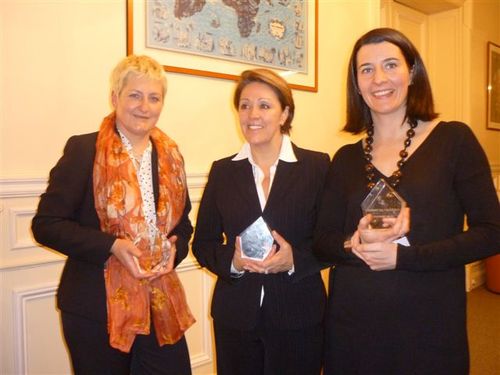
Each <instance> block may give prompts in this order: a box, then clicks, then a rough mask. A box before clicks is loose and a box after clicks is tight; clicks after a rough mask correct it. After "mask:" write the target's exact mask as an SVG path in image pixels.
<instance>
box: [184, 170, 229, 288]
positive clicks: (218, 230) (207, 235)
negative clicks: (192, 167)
mask: <svg viewBox="0 0 500 375" xmlns="http://www.w3.org/2000/svg"><path fill="white" fill-rule="evenodd" d="M217 171H218V164H217V162H215V163H214V164H213V165H212V167H211V169H210V173H209V176H208V181H207V184H206V186H205V190H204V192H203V196H202V198H201V203H200V207H199V210H198V217H197V221H196V232H195V236H194V241H193V254H194V256H195V257H196V259H197V260H198V262H199V263H200V265H201V266H202V267H205V268H207V269H208V270H210V271H211V272H213V273H214V274H216V275H217V276H219V277H222V278H225V279H226V280H228V281H230V280H231V272H230V270H231V262H232V259H233V254H234V242H231V243H226V241H227V239H226V238H225V237H224V233H223V232H224V228H223V222H222V217H221V213H220V212H219V210H218V207H217V197H216V196H217V186H218V185H219V184H220V183H223V182H222V181H219V176H218V172H217Z"/></svg>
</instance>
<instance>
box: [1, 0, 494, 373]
mask: <svg viewBox="0 0 500 375" xmlns="http://www.w3.org/2000/svg"><path fill="white" fill-rule="evenodd" d="M125 2H126V1H125V0H0V332H1V337H2V338H1V342H0V373H2V374H17V373H28V374H40V373H45V374H49V373H50V374H56V373H59V374H60V373H66V372H67V371H68V363H67V357H65V351H64V347H63V346H62V343H61V342H62V341H61V336H60V332H59V327H58V317H57V312H56V310H55V307H54V294H55V292H56V287H57V282H58V278H59V273H60V271H61V267H62V264H63V259H62V258H61V257H60V256H58V255H57V254H54V253H51V252H49V251H45V250H42V249H40V248H39V247H37V246H36V245H35V244H34V243H33V241H32V238H31V235H30V232H29V223H30V220H31V217H32V215H33V214H34V210H35V208H36V204H37V200H38V195H39V194H40V193H41V192H42V191H43V190H44V189H45V183H46V177H47V175H48V171H49V169H50V168H51V167H52V166H53V165H54V163H55V162H56V161H57V159H58V158H59V157H60V155H61V152H62V148H63V145H64V143H65V141H66V139H67V138H68V137H69V136H70V135H72V134H78V133H86V132H91V131H94V130H96V129H97V128H98V125H99V123H100V121H101V119H102V118H103V117H104V116H105V115H106V114H107V113H108V112H109V111H110V107H109V104H108V76H109V73H110V70H111V69H112V68H113V66H114V65H115V64H116V62H117V61H118V60H119V59H120V58H122V57H123V56H124V55H125ZM379 7H380V0H319V90H318V92H317V93H309V92H304V91H295V92H294V96H295V99H296V104H297V113H296V118H295V120H294V129H293V131H292V139H293V140H294V141H295V142H296V143H297V144H299V145H301V146H303V147H307V148H312V149H317V150H322V151H326V152H329V153H330V155H333V153H334V152H335V151H336V150H337V149H338V148H339V147H340V146H341V145H343V144H345V143H347V142H351V141H353V140H354V138H353V137H351V136H348V135H345V134H342V133H340V132H339V129H340V127H341V125H342V123H343V121H344V111H345V103H344V102H345V95H344V87H345V72H346V65H347V59H348V55H349V52H350V49H351V48H352V44H353V42H354V41H355V39H356V38H357V37H358V36H359V35H361V34H362V33H363V32H365V31H367V30H368V29H370V28H372V27H376V26H378V25H379V22H380V16H379ZM461 12H463V13H461V14H463V22H462V23H463V27H464V30H465V32H464V34H465V38H464V47H463V49H464V61H465V63H464V64H465V68H464V77H463V79H464V92H465V94H464V96H466V97H465V98H464V103H465V104H464V120H465V121H467V122H468V123H469V124H470V125H471V126H472V128H473V130H474V132H475V133H476V134H477V135H478V137H479V138H480V140H481V142H482V144H483V146H484V147H485V149H486V151H487V153H488V157H489V159H490V162H491V163H492V165H493V166H494V167H495V168H496V169H497V170H498V169H499V168H498V166H499V165H500V132H493V131H486V129H485V125H484V123H485V100H486V98H485V93H484V85H485V82H486V50H485V48H486V47H485V42H486V41H487V40H491V41H496V43H497V44H500V32H499V27H500V26H499V25H500V3H499V2H498V1H497V0H484V1H482V0H474V1H472V0H466V2H465V6H464V8H463V10H461ZM443 32H444V31H443ZM168 79H169V92H168V94H167V100H166V107H165V110H164V113H163V115H162V117H161V119H160V123H159V126H160V127H161V128H162V129H164V130H165V131H166V132H167V133H168V134H169V135H171V136H172V137H173V138H174V139H175V140H176V141H177V142H178V143H179V145H180V147H181V151H182V152H183V154H184V156H185V159H186V170H187V173H188V184H189V188H190V194H191V198H192V200H193V203H194V208H195V209H194V210H193V218H194V214H195V211H196V207H197V202H198V201H199V198H200V195H201V192H202V189H203V185H204V182H205V178H206V173H207V172H208V169H209V167H210V164H211V162H212V161H213V160H215V159H218V158H221V157H224V156H227V155H229V154H232V153H234V152H236V151H237V150H238V148H239V146H240V144H241V138H240V135H239V130H238V127H237V125H236V121H235V114H234V112H233V111H232V109H231V95H232V90H233V87H234V82H232V81H224V80H220V79H212V78H201V77H195V76H189V75H182V74H169V75H168ZM179 271H180V274H181V278H182V280H183V282H184V284H185V286H186V290H187V293H188V299H189V303H190V304H191V306H192V308H193V310H194V313H195V315H196V317H197V319H198V322H197V324H196V325H195V327H193V328H192V329H191V330H190V332H189V334H188V342H189V345H190V349H191V356H192V358H191V360H192V363H193V367H194V373H195V374H210V373H213V351H212V339H211V335H210V320H209V318H208V310H207V306H208V303H209V299H210V293H211V285H212V281H213V280H212V279H211V277H210V276H209V274H208V273H206V272H204V271H200V270H199V269H198V266H197V264H196V262H195V261H194V259H192V258H188V259H187V260H186V261H185V262H183V264H182V265H181V267H180V270H179ZM47 348H50V350H47Z"/></svg>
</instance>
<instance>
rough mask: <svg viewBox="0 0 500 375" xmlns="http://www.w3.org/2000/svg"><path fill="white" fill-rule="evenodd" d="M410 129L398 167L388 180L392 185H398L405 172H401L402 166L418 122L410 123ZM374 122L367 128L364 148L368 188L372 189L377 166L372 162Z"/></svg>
mask: <svg viewBox="0 0 500 375" xmlns="http://www.w3.org/2000/svg"><path fill="white" fill-rule="evenodd" d="M409 125H410V129H408V130H407V131H406V139H405V141H404V147H403V149H402V150H401V151H400V152H399V156H400V157H401V159H399V161H398V163H397V165H398V169H396V170H395V171H394V172H393V173H392V175H391V177H389V179H388V182H389V184H390V185H391V186H392V187H396V185H398V184H399V181H400V180H401V176H402V175H403V173H402V172H401V168H402V167H403V165H404V163H405V161H406V158H407V157H408V151H406V150H407V149H408V147H410V145H411V139H412V138H413V136H414V135H415V128H416V127H417V125H418V122H415V123H412V122H410V123H409ZM373 133H374V129H373V124H370V126H368V128H367V129H366V139H365V147H364V148H363V151H364V154H365V160H366V165H365V171H366V179H367V180H368V184H367V186H368V189H369V190H371V189H372V188H373V187H374V186H375V182H374V181H373V178H374V177H375V166H374V165H373V164H372V159H373V157H372V154H371V152H372V151H373V146H372V144H373Z"/></svg>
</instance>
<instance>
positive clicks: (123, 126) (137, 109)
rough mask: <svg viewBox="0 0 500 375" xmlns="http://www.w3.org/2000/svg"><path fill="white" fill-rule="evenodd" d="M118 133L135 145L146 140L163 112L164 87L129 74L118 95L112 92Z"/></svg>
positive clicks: (156, 82) (155, 81)
mask: <svg viewBox="0 0 500 375" xmlns="http://www.w3.org/2000/svg"><path fill="white" fill-rule="evenodd" d="M111 102H112V103H113V107H114V108H115V111H116V124H117V126H118V129H120V131H122V132H123V133H124V134H125V136H126V137H127V138H128V139H129V140H130V141H131V142H132V143H134V142H135V141H138V140H142V139H144V138H147V137H149V133H150V132H151V130H152V129H153V128H154V127H155V125H156V123H157V122H158V118H159V117H160V114H161V110H162V108H163V85H162V83H161V82H160V81H158V80H154V79H151V78H148V77H146V76H137V75H135V74H130V76H129V77H128V79H127V83H126V84H125V85H124V86H123V88H122V90H121V92H119V93H115V92H113V93H112V95H111Z"/></svg>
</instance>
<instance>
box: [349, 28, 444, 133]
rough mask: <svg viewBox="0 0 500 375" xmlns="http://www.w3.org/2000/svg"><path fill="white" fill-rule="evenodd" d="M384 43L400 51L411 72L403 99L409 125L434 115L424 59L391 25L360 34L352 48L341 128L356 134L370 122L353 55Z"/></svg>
mask: <svg viewBox="0 0 500 375" xmlns="http://www.w3.org/2000/svg"><path fill="white" fill-rule="evenodd" d="M382 42H388V43H391V44H394V45H395V46H397V47H398V48H399V49H400V50H401V53H402V54H403V56H404V58H405V61H406V64H407V65H408V68H409V69H410V70H411V71H412V80H411V82H412V83H411V85H410V86H409V87H408V97H407V99H406V117H405V119H406V120H408V121H409V122H410V123H412V124H416V123H417V121H418V120H423V121H430V120H433V119H435V118H436V117H437V116H438V114H437V113H436V112H434V100H433V98H432V89H431V85H430V83H429V77H428V75H427V71H426V69H425V66H424V62H423V61H422V58H421V57H420V54H419V53H418V50H417V49H416V48H415V46H414V45H413V44H412V42H411V41H410V40H409V39H408V38H407V37H406V36H405V35H404V34H403V33H401V32H399V31H397V30H394V29H391V28H378V29H373V30H371V31H369V32H367V33H366V34H364V35H363V36H361V37H360V38H359V39H358V40H357V41H356V43H355V44H354V47H353V49H352V53H351V58H350V60H349V71H348V73H347V121H346V124H345V126H344V128H343V130H344V131H347V132H349V133H353V134H358V133H361V132H363V131H364V130H366V129H367V127H369V126H371V125H372V122H373V121H372V116H371V112H370V108H369V107H368V105H367V104H366V103H365V101H364V99H363V97H362V96H361V94H360V93H359V89H358V79H357V55H358V52H359V50H360V49H361V47H363V46H364V45H367V44H378V43H382Z"/></svg>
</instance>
